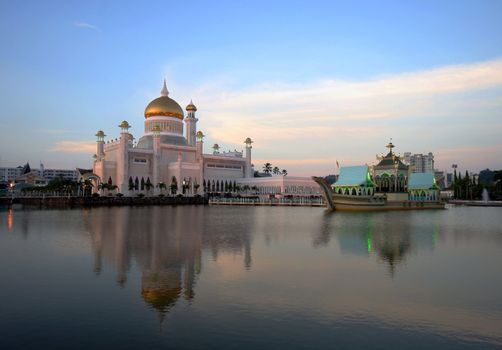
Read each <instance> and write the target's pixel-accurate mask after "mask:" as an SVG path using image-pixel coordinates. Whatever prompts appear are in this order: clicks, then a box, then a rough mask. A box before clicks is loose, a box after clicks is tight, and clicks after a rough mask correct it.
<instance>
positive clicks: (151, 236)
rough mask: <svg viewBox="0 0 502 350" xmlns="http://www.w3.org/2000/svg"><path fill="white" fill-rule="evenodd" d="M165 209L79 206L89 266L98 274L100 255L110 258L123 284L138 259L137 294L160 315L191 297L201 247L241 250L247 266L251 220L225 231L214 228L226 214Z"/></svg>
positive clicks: (118, 282) (217, 249) (117, 279)
mask: <svg viewBox="0 0 502 350" xmlns="http://www.w3.org/2000/svg"><path fill="white" fill-rule="evenodd" d="M169 209H170V210H166V208H162V207H150V208H120V209H119V210H117V209H116V208H111V209H108V210H94V211H92V212H89V211H84V225H85V227H86V230H87V231H88V232H89V234H90V237H91V243H92V244H91V246H92V250H93V254H94V272H95V273H96V274H100V272H101V271H102V265H103V261H104V260H105V261H110V262H112V263H113V264H114V265H115V268H116V272H117V275H116V282H117V284H118V285H119V286H121V287H124V286H125V284H126V283H127V275H128V271H129V269H130V267H131V264H133V263H135V264H137V266H138V267H139V269H140V270H141V274H142V277H141V296H142V297H143V299H144V300H145V302H147V303H148V304H149V305H150V306H151V307H152V308H154V309H156V310H157V311H158V312H159V315H160V317H161V319H163V317H164V315H165V314H166V313H167V312H168V311H169V309H170V308H171V307H172V306H174V305H175V304H176V302H177V300H178V299H179V298H180V297H183V298H184V299H185V300H188V301H190V300H191V299H193V298H194V296H195V290H194V287H195V283H196V280H197V276H198V274H199V273H200V271H201V268H202V266H201V254H202V248H203V247H207V248H209V249H210V251H211V253H212V256H213V259H214V260H217V258H218V254H219V253H220V251H225V252H228V251H230V252H232V253H234V254H235V253H238V254H241V253H242V254H243V256H244V257H243V260H244V267H245V268H246V269H249V268H250V267H251V242H250V238H249V230H250V229H251V226H252V225H246V226H244V225H243V226H242V227H240V228H241V229H240V230H239V231H238V232H235V231H231V232H228V231H227V230H220V229H219V228H220V225H225V218H219V219H218V218H216V217H212V218H208V217H206V216H205V213H204V210H201V209H200V208H194V207H191V208H179V209H176V208H174V209H171V208H169ZM226 219H227V220H228V219H229V218H226ZM230 219H231V218H230Z"/></svg>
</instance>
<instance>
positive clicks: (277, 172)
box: [272, 166, 281, 175]
mask: <svg viewBox="0 0 502 350" xmlns="http://www.w3.org/2000/svg"><path fill="white" fill-rule="evenodd" d="M272 173H273V174H274V175H279V174H280V173H281V169H279V167H277V166H275V167H274V169H273V170H272Z"/></svg>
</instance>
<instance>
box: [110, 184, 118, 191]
mask: <svg viewBox="0 0 502 350" xmlns="http://www.w3.org/2000/svg"><path fill="white" fill-rule="evenodd" d="M117 188H119V187H118V186H117V185H108V191H115V190H116V189H117Z"/></svg>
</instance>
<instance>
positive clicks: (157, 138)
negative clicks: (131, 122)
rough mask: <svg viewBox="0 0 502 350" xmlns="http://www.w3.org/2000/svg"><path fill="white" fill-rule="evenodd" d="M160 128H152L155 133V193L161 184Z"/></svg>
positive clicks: (153, 172)
mask: <svg viewBox="0 0 502 350" xmlns="http://www.w3.org/2000/svg"><path fill="white" fill-rule="evenodd" d="M160 130H161V129H160V126H159V125H158V124H157V125H154V126H153V128H152V132H153V164H152V165H153V166H152V178H153V186H154V188H155V190H154V191H155V192H156V190H157V186H158V184H159V182H160V171H159V170H160V156H161V154H160Z"/></svg>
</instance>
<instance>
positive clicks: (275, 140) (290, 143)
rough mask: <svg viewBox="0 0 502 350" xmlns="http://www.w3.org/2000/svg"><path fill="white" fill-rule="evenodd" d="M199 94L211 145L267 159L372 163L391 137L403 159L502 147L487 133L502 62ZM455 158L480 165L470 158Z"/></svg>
mask: <svg viewBox="0 0 502 350" xmlns="http://www.w3.org/2000/svg"><path fill="white" fill-rule="evenodd" d="M220 81H224V79H221V80H220ZM191 96H193V97H195V98H196V100H197V101H198V102H197V107H198V108H199V117H200V120H201V123H200V127H201V128H202V129H203V131H204V132H205V133H206V134H207V136H208V137H207V140H208V141H209V142H212V141H214V142H218V143H219V144H220V145H223V147H225V146H226V144H227V145H228V146H229V147H230V148H232V149H233V148H234V147H235V146H236V145H240V146H242V142H243V140H244V138H245V137H247V136H250V137H251V138H252V139H253V140H254V141H255V144H254V146H255V147H254V151H255V152H254V154H255V155H256V157H258V158H261V159H273V158H279V159H284V158H288V157H289V156H291V155H292V156H291V158H295V157H298V159H307V158H308V156H309V155H310V157H312V158H313V159H321V158H323V157H326V159H333V158H337V159H345V160H347V162H345V163H352V162H351V161H350V160H351V159H355V160H358V161H362V160H364V159H366V162H369V163H371V162H372V161H374V154H375V153H381V152H383V151H385V149H384V148H383V146H384V145H385V144H386V142H387V141H388V138H389V137H393V138H394V140H395V141H396V142H397V146H398V148H399V150H398V151H399V152H400V153H402V152H405V151H411V152H416V153H423V152H424V151H427V152H428V151H432V152H439V151H440V150H441V149H445V148H448V147H450V148H458V147H462V146H466V147H471V146H474V145H475V144H476V143H479V141H480V140H483V141H485V144H487V143H489V142H490V141H491V142H492V143H493V142H495V141H494V140H495V137H496V136H495V135H496V134H497V133H495V132H494V130H493V128H492V130H491V131H489V132H488V133H487V132H486V126H487V125H492V126H494V127H495V128H496V126H495V125H496V124H494V122H495V121H496V120H497V118H499V116H500V114H502V98H501V96H502V59H494V60H490V61H484V62H477V63H471V64H460V65H451V66H444V67H437V68H433V69H427V70H420V71H416V72H406V73H401V74H392V75H382V76H377V77H372V78H369V79H366V80H352V81H351V80H339V79H322V80H318V81H314V82H310V83H304V84H285V83H277V82H264V83H262V84H259V85H255V86H248V87H242V88H236V87H235V86H225V85H224V84H221V85H217V86H215V85H213V83H211V82H210V83H207V84H201V85H200V86H199V87H197V88H196V90H195V92H192V93H191ZM452 128H454V129H455V132H454V133H452V131H453V130H452ZM498 131H499V132H500V131H501V130H500V129H499V130H498ZM454 135H457V137H456V138H455V137H454ZM458 135H466V137H458ZM467 136H468V137H467ZM490 138H492V139H493V140H492V139H490ZM495 155H496V152H492V153H490V155H489V157H488V158H487V161H490V162H492V163H493V162H495V159H494V158H493V157H494V156H495ZM452 157H459V159H457V160H456V161H457V162H459V161H465V162H466V163H469V162H470V164H473V165H474V164H479V162H478V163H476V162H472V161H470V158H462V154H461V153H456V154H454V155H452ZM444 159H446V158H444ZM445 166H446V164H445ZM298 169H300V168H298Z"/></svg>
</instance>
